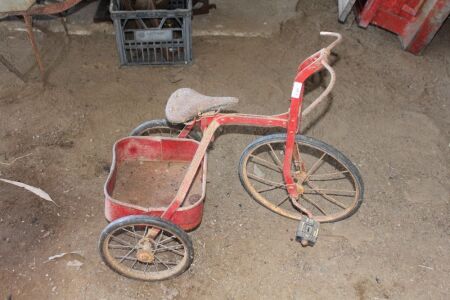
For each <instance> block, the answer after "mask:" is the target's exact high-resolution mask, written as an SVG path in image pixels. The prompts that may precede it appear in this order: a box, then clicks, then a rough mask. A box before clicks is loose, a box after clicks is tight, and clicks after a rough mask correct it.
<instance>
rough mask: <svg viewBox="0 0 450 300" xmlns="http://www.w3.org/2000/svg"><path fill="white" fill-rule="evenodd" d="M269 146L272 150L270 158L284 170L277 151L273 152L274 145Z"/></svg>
mask: <svg viewBox="0 0 450 300" xmlns="http://www.w3.org/2000/svg"><path fill="white" fill-rule="evenodd" d="M267 146H268V147H269V148H270V156H271V157H272V159H273V161H274V162H275V163H276V164H277V166H278V167H279V168H281V169H283V164H282V163H281V161H280V159H279V158H278V156H277V154H276V153H275V150H273V148H272V145H270V143H269V144H267Z"/></svg>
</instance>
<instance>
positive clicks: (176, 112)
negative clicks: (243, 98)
mask: <svg viewBox="0 0 450 300" xmlns="http://www.w3.org/2000/svg"><path fill="white" fill-rule="evenodd" d="M238 102H239V99H237V98H234V97H209V96H205V95H202V94H200V93H198V92H196V91H194V90H193V89H189V88H181V89H178V90H176V91H175V92H174V93H172V95H170V98H169V100H168V101H167V105H166V119H167V121H169V122H170V123H185V122H187V121H189V120H191V119H192V118H194V117H195V116H197V115H198V114H199V113H204V112H208V111H213V110H217V109H220V108H225V107H230V106H232V105H234V104H237V103H238Z"/></svg>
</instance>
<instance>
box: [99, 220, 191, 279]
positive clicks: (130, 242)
mask: <svg viewBox="0 0 450 300" xmlns="http://www.w3.org/2000/svg"><path fill="white" fill-rule="evenodd" d="M150 230H154V231H156V232H157V234H156V236H155V237H154V238H147V237H146V235H147V233H148V232H149V231H150ZM99 250H100V255H101V257H102V259H103V261H104V262H105V264H106V265H107V266H108V267H110V268H111V269H113V270H114V271H116V272H117V273H119V274H121V275H124V276H126V277H129V278H133V279H140V280H146V281H156V280H163V279H167V278H170V277H174V276H177V275H179V274H181V273H183V272H184V271H186V270H187V269H188V268H189V266H190V265H191V263H192V260H193V257H194V249H193V247H192V241H191V239H190V238H189V235H188V234H187V233H186V232H185V231H183V230H182V229H181V228H179V227H178V226H177V225H175V224H173V223H170V222H168V221H166V220H163V219H160V218H155V217H148V216H128V217H124V218H120V219H117V220H115V221H114V222H111V223H110V224H109V225H108V226H106V228H105V229H104V230H103V231H102V233H101V236H100V240H99Z"/></svg>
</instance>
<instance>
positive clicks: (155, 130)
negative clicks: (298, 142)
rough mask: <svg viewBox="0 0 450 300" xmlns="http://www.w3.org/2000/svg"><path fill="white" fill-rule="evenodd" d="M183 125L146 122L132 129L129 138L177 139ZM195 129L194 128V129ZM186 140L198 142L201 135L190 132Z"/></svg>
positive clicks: (162, 120) (153, 121) (165, 122)
mask: <svg viewBox="0 0 450 300" xmlns="http://www.w3.org/2000/svg"><path fill="white" fill-rule="evenodd" d="M183 128H184V124H171V123H169V122H167V120H166V119H158V120H150V121H146V122H144V123H142V124H140V125H139V126H137V127H136V128H134V129H133V130H132V131H131V133H130V136H165V137H177V136H178V135H179V134H180V132H181V131H182V130H183ZM194 129H195V128H194ZM187 138H190V139H194V140H197V141H200V140H201V139H202V138H201V134H200V133H199V132H198V131H195V130H192V131H191V132H189V134H188V136H187Z"/></svg>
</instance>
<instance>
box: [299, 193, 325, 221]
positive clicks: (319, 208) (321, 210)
mask: <svg viewBox="0 0 450 300" xmlns="http://www.w3.org/2000/svg"><path fill="white" fill-rule="evenodd" d="M301 197H302V198H303V199H304V200H305V201H306V202H309V203H310V204H311V205H312V206H314V207H315V208H317V209H318V210H319V211H320V212H321V213H322V214H323V215H324V216H326V215H327V213H326V212H325V210H324V209H323V208H321V207H320V206H319V204H317V203H316V202H314V201H313V200H312V199H310V198H309V197H306V196H305V195H304V194H303V195H302V196H301Z"/></svg>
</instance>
